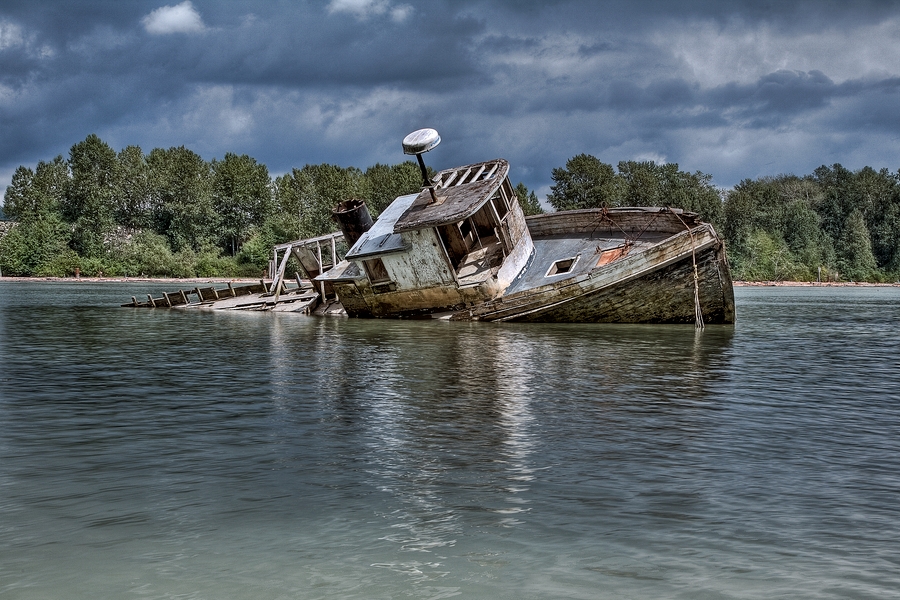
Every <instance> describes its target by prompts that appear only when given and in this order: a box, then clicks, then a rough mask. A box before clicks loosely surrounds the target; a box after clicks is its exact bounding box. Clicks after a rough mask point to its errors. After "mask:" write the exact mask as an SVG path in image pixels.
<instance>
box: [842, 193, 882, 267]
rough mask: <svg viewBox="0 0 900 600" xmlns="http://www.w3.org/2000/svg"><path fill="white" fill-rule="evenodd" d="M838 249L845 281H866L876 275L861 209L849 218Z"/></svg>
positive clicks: (873, 258)
mask: <svg viewBox="0 0 900 600" xmlns="http://www.w3.org/2000/svg"><path fill="white" fill-rule="evenodd" d="M837 248H838V268H839V269H840V273H841V275H842V276H843V277H844V278H845V279H850V280H853V281H866V280H869V279H871V278H872V277H873V276H874V275H875V269H876V267H877V265H876V263H875V256H874V255H873V254H872V242H871V240H870V238H869V230H868V229H866V222H865V220H864V219H863V215H862V211H860V210H859V209H856V210H854V211H853V212H851V213H850V215H849V216H848V217H847V222H846V223H844V226H843V228H842V233H841V239H840V243H839V244H838V247H837Z"/></svg>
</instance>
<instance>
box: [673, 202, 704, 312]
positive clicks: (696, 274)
mask: <svg viewBox="0 0 900 600" xmlns="http://www.w3.org/2000/svg"><path fill="white" fill-rule="evenodd" d="M669 210H670V211H672V214H673V215H675V216H676V217H678V220H679V221H681V224H682V225H684V228H685V229H687V232H688V235H689V236H691V262H693V264H694V327H696V328H697V329H703V328H705V327H706V325H705V324H704V323H703V311H702V310H701V309H700V274H699V272H698V271H697V244H696V242H695V241H694V232H693V231H692V230H691V228H690V227H688V225H687V223H685V222H684V219H682V218H681V215H679V214H678V213H677V212H675V211H674V210H672V209H671V208H670V209H669Z"/></svg>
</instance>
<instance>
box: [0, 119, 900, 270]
mask: <svg viewBox="0 0 900 600" xmlns="http://www.w3.org/2000/svg"><path fill="white" fill-rule="evenodd" d="M551 177H552V180H553V185H552V186H551V192H550V194H549V195H548V197H547V201H548V202H549V203H550V205H551V206H552V207H553V208H554V209H556V210H569V209H574V208H593V207H601V206H607V207H614V206H670V207H676V208H683V209H686V210H691V211H694V212H697V213H699V214H700V215H701V216H702V217H703V218H704V219H705V220H707V221H709V222H711V223H712V224H713V225H714V226H715V227H716V230H717V231H718V232H719V233H720V234H721V235H723V236H724V238H725V240H726V245H727V248H728V252H729V259H730V262H731V265H732V271H733V275H734V277H735V278H736V279H744V280H756V281H759V280H798V281H811V280H812V281H814V280H816V279H817V277H821V278H822V279H823V280H833V281H887V280H891V281H894V280H896V279H897V278H898V277H900V172H897V173H891V172H889V171H888V170H886V169H882V170H880V171H875V170H874V169H872V168H869V167H865V168H863V169H860V170H858V171H849V170H847V169H845V168H843V167H842V166H841V165H838V164H836V165H833V166H831V167H827V166H822V167H819V168H818V169H816V170H815V171H814V172H813V173H812V174H810V175H804V176H796V175H778V176H775V177H763V178H759V179H755V180H751V179H745V180H744V181H741V182H740V183H739V184H738V185H737V186H735V187H734V189H731V190H727V191H723V190H720V189H718V188H716V187H715V186H713V185H712V183H711V180H712V177H711V176H710V175H708V174H705V173H701V172H699V171H698V172H694V173H689V172H685V171H681V170H679V169H678V165H677V164H673V163H666V164H657V163H654V162H637V161H623V162H620V163H619V164H618V165H617V166H616V167H615V168H614V167H613V166H612V165H609V164H606V163H603V162H601V161H600V160H598V159H597V158H595V157H593V156H590V155H588V154H580V155H578V156H575V157H573V158H571V159H569V160H568V161H567V162H566V165H565V166H564V167H559V168H556V169H553V171H552V173H551ZM421 183H422V182H421V174H420V172H419V169H418V166H417V165H416V164H415V163H413V162H409V161H408V162H404V163H400V164H396V165H382V164H376V165H374V166H371V167H369V168H367V169H366V170H365V171H362V170H360V169H358V168H356V167H339V166H336V165H330V164H321V165H306V166H304V167H302V168H295V169H293V170H292V171H291V172H290V173H286V174H284V175H282V176H280V177H276V178H274V179H273V178H272V177H271V176H270V174H269V172H268V169H267V168H266V166H265V165H262V164H260V163H258V162H257V161H256V160H255V159H253V158H251V157H249V156H247V155H240V156H238V155H236V154H231V153H229V154H226V155H225V156H224V158H222V159H221V160H215V159H214V160H212V161H206V160H204V159H203V158H201V157H200V156H199V155H197V154H196V153H194V152H193V151H191V150H189V149H187V148H185V147H183V146H182V147H178V148H169V149H154V150H152V151H150V153H149V154H145V153H144V152H143V151H142V150H141V148H139V147H137V146H128V147H126V148H124V149H123V150H121V151H120V152H118V153H116V152H115V151H114V150H113V149H112V148H111V147H110V146H109V145H108V144H106V143H105V142H103V141H102V140H101V139H100V138H99V137H97V136H96V135H93V134H92V135H89V136H88V137H87V138H86V139H85V140H84V141H82V142H79V143H77V144H75V145H74V146H72V148H71V149H70V151H69V157H68V159H65V158H63V157H62V156H57V157H56V158H54V159H52V160H50V161H47V162H44V161H41V162H39V163H38V165H37V166H36V168H34V169H31V168H29V167H25V166H21V167H19V168H18V169H16V171H15V173H14V175H13V177H12V181H11V183H10V185H9V187H8V188H7V190H6V195H5V198H4V202H5V204H4V207H3V211H4V212H5V217H6V218H7V219H12V220H14V221H15V222H16V225H15V226H14V227H10V226H9V223H5V224H4V223H0V236H2V238H0V271H2V273H3V274H4V275H23V276H71V275H74V274H75V272H76V269H78V270H79V271H80V272H81V273H82V274H84V275H97V274H99V273H103V274H104V275H106V276H123V275H125V276H139V275H145V276H163V277H213V276H259V275H260V274H261V273H262V272H263V270H264V269H265V267H266V265H267V263H268V260H269V258H270V256H271V248H272V246H273V245H275V244H277V243H281V242H285V241H289V240H293V239H300V238H304V237H313V236H316V235H321V234H324V233H328V232H331V231H334V230H335V228H336V227H335V224H334V222H333V221H332V220H331V210H332V208H334V206H335V205H337V203H338V202H340V201H342V200H347V199H351V198H361V199H364V200H365V201H366V203H367V205H368V207H369V210H370V212H371V213H372V214H373V216H376V217H377V215H378V214H379V213H380V212H381V211H382V210H384V208H385V207H387V205H388V204H390V202H391V201H393V199H394V198H395V197H397V196H399V195H402V194H408V193H412V192H416V191H418V190H419V189H420V187H421ZM516 193H517V195H518V197H519V202H520V203H521V204H522V207H523V210H524V211H525V213H526V214H536V213H539V212H542V209H541V207H540V204H539V202H538V198H537V196H536V194H535V193H534V191H530V190H528V189H527V188H526V186H524V185H523V184H521V183H520V184H518V185H517V186H516Z"/></svg>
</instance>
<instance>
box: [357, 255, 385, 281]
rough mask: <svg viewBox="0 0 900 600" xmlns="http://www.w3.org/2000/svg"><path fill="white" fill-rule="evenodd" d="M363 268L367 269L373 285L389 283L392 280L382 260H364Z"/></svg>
mask: <svg viewBox="0 0 900 600" xmlns="http://www.w3.org/2000/svg"><path fill="white" fill-rule="evenodd" d="M363 266H364V267H365V269H366V275H367V276H368V277H369V281H370V282H371V283H373V284H376V283H387V282H389V281H390V280H391V277H390V275H388V272H387V269H385V268H384V262H382V260H381V259H380V258H372V259H369V260H364V261H363Z"/></svg>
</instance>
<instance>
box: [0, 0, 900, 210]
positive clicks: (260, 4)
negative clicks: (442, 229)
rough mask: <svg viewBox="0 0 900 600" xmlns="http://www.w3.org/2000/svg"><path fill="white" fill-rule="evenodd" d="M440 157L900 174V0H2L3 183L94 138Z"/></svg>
mask: <svg viewBox="0 0 900 600" xmlns="http://www.w3.org/2000/svg"><path fill="white" fill-rule="evenodd" d="M422 127H434V128H436V129H437V130H438V131H439V132H440V134H441V137H442V138H443V143H442V144H441V145H440V146H439V147H438V148H437V149H435V150H433V151H432V152H430V153H429V154H428V155H426V159H427V162H428V163H429V164H430V165H432V166H434V167H436V168H445V167H450V166H454V165H458V164H465V163H469V162H478V161H482V160H487V159H491V158H496V157H503V158H506V159H508V160H509V161H510V163H511V166H512V171H511V179H512V180H513V183H514V184H515V183H518V182H519V181H522V182H524V183H525V184H526V185H527V186H529V187H530V188H533V189H537V190H538V192H539V195H541V196H543V195H545V194H546V193H547V191H549V185H550V184H551V183H552V181H551V179H550V171H551V169H552V168H553V167H558V166H562V165H564V164H565V161H566V160H567V159H568V158H570V157H572V156H574V155H576V154H579V153H582V152H585V153H589V154H593V155H595V156H597V157H598V158H600V159H601V160H603V161H605V162H609V163H611V164H613V165H615V164H616V163H618V162H619V161H620V160H630V159H634V160H655V161H657V162H677V163H678V164H679V166H680V167H681V168H682V169H685V170H688V171H696V170H700V171H703V172H706V173H710V174H712V175H713V181H714V183H715V184H717V185H719V186H723V187H730V186H733V185H734V184H736V183H737V182H739V181H740V180H741V179H744V178H748V177H749V178H756V177H759V176H762V175H776V174H779V173H796V174H798V175H801V174H807V173H810V172H811V171H812V170H813V169H814V168H816V167H817V166H819V165H822V164H828V165H831V164H833V163H841V164H843V165H844V166H845V167H848V168H851V169H859V168H861V167H863V166H865V165H869V166H873V167H876V168H882V167H887V168H889V169H890V170H891V171H895V172H896V171H897V169H898V168H900V2H880V1H874V0H872V1H869V2H860V1H852V2H844V1H833V2H827V1H819V2H789V1H780V0H773V1H759V2H729V1H728V0H709V1H705V0H700V1H696V2H689V1H679V0H658V1H652V0H649V1H638V0H629V1H623V2H618V1H612V2H595V1H588V0H573V1H553V0H535V1H530V0H529V1H512V0H509V1H505V0H492V1H486V2H481V1H477V0H471V1H469V0H461V1H460V0H454V1H449V0H448V1H441V0H429V1H425V2H418V1H412V0H408V1H407V0H311V1H303V0H299V1H298V0H284V1H245V2H238V1H233V2H220V1H213V0H209V1H207V0H191V1H186V2H181V3H178V2H170V3H169V4H166V3H165V2H164V1H162V2H160V1H144V0H133V1H132V0H105V1H101V0H78V1H77V2H76V1H67V2H63V1H53V0H22V1H20V0H0V190H3V189H5V187H6V185H8V183H9V179H10V177H11V175H12V173H13V171H14V170H15V168H16V167H17V166H19V165H23V164H24V165H27V166H30V167H34V166H35V165H36V163H37V161H39V160H49V159H52V158H53V157H54V156H56V155H57V154H62V155H63V156H67V155H68V150H69V148H70V147H71V146H72V144H74V143H76V142H78V141H81V140H83V139H84V138H85V137H86V136H87V135H88V134H90V133H96V134H97V135H99V136H100V137H101V138H102V139H103V140H105V141H106V142H107V143H109V144H110V145H111V146H112V147H113V148H115V149H116V150H120V149H121V148H123V147H125V146H127V145H139V146H141V148H143V149H144V151H145V152H149V151H150V150H151V149H153V148H156V147H166V148H167V147H170V146H181V145H184V146H187V147H188V148H190V149H192V150H194V151H195V152H197V153H199V154H200V155H201V156H203V157H204V158H206V159H207V160H209V159H212V158H221V157H222V156H223V155H224V154H225V153H226V152H235V153H238V154H249V155H250V156H253V157H254V158H256V159H257V160H258V161H260V162H262V163H265V164H266V165H267V166H268V167H269V170H270V172H271V173H272V174H273V175H278V174H281V173H284V172H286V171H289V170H290V169H291V168H292V167H302V166H303V165H304V164H307V163H313V164H317V163H323V162H328V163H335V164H339V165H342V166H351V165H353V166H357V167H360V168H365V167H367V166H369V165H372V164H374V163H376V162H381V163H388V164H393V163H397V162H401V161H403V160H404V159H405V158H406V157H404V156H403V154H402V149H401V146H400V141H401V140H402V138H403V136H404V135H405V134H407V133H409V132H410V131H413V130H415V129H419V128H422Z"/></svg>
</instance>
